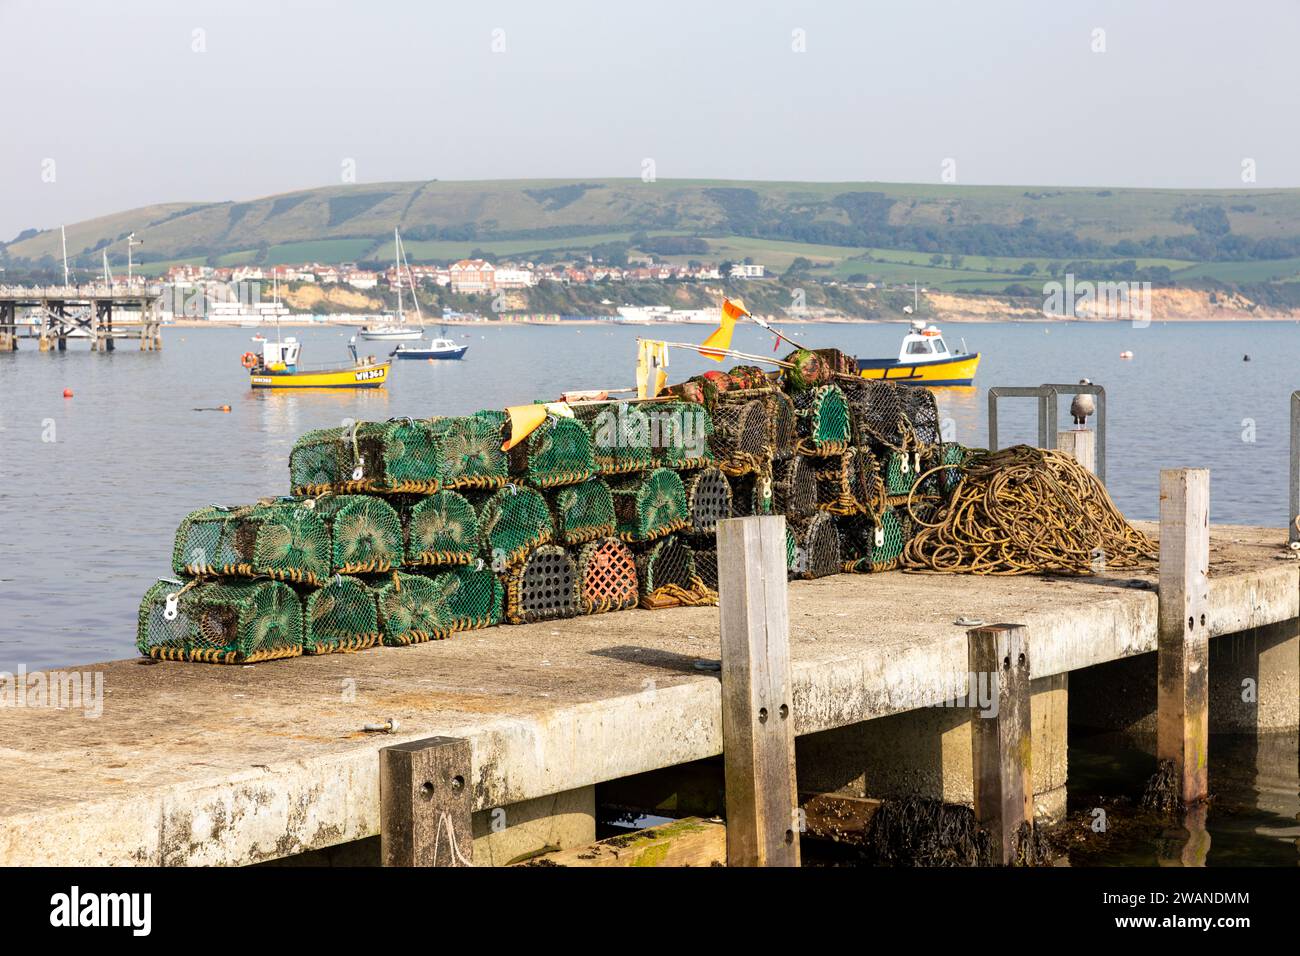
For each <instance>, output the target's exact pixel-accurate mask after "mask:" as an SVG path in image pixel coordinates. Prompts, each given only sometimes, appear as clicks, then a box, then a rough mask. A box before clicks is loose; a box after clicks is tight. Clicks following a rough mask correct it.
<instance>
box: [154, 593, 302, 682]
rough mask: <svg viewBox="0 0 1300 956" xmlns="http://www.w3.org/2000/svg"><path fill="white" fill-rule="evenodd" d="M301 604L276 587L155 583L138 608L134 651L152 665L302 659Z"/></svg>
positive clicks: (241, 662)
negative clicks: (135, 649) (157, 662)
mask: <svg viewBox="0 0 1300 956" xmlns="http://www.w3.org/2000/svg"><path fill="white" fill-rule="evenodd" d="M302 640H303V616H302V602H301V601H300V600H299V599H298V595H297V594H295V593H294V591H293V588H291V587H289V585H287V584H284V583H283V582H281V581H267V580H259V581H220V582H215V581H214V582H209V583H207V584H199V583H197V582H193V581H191V582H190V583H189V584H185V585H182V584H180V583H179V582H177V581H159V582H158V583H157V584H155V585H154V586H153V587H151V588H150V589H149V590H148V591H147V592H145V596H144V600H143V601H142V602H141V604H140V615H139V621H138V629H137V631H136V647H137V648H138V649H139V651H140V653H141V654H143V655H144V656H145V657H151V658H154V659H156V660H172V661H180V660H184V661H207V662H210V663H216V664H246V663H252V662H254V661H265V660H272V659H275V658H280V657H297V656H299V655H300V654H302Z"/></svg>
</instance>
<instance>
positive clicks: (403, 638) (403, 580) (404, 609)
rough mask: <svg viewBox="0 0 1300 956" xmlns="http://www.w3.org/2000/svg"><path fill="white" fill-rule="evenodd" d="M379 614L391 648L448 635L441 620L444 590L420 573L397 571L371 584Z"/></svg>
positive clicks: (385, 642) (381, 629) (381, 630)
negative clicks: (441, 598)
mask: <svg viewBox="0 0 1300 956" xmlns="http://www.w3.org/2000/svg"><path fill="white" fill-rule="evenodd" d="M370 589H371V592H372V593H373V594H374V596H375V604H376V607H377V609H378V613H379V633H380V634H381V635H382V640H383V643H384V644H385V645H387V646H389V647H405V646H406V645H408V644H423V643H425V642H427V641H436V640H441V639H442V638H444V637H446V636H447V633H446V632H445V631H444V630H443V628H442V623H441V621H440V619H439V610H440V603H441V602H440V601H439V595H440V593H441V592H440V591H439V589H438V588H436V587H434V584H433V582H432V581H431V580H430V579H429V578H426V577H423V576H422V575H419V574H406V573H404V572H402V571H393V572H392V573H391V574H387V575H384V576H382V577H376V578H375V579H374V580H373V581H372V582H371V584H370Z"/></svg>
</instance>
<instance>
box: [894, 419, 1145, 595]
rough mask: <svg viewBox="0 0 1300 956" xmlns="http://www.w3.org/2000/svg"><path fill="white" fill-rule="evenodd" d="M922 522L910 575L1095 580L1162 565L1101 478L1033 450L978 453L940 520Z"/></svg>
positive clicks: (907, 553)
mask: <svg viewBox="0 0 1300 956" xmlns="http://www.w3.org/2000/svg"><path fill="white" fill-rule="evenodd" d="M911 506H912V502H911V498H910V496H909V500H908V510H909V512H910V511H911ZM912 517H913V521H914V522H915V527H916V529H917V530H916V531H915V533H914V534H913V536H912V539H911V541H909V542H908V544H907V547H906V548H905V549H904V551H903V562H902V563H903V567H904V568H905V569H907V570H909V571H923V572H927V571H928V572H946V573H965V574H1001V575H1009V574H1042V573H1049V572H1052V573H1061V574H1094V573H1097V572H1100V571H1104V570H1105V569H1107V568H1132V567H1138V566H1142V565H1145V564H1148V563H1149V562H1150V561H1152V560H1153V559H1155V558H1156V557H1157V555H1158V550H1157V545H1156V543H1155V542H1154V541H1152V540H1151V539H1150V538H1149V537H1147V536H1146V535H1145V534H1143V533H1142V532H1140V531H1138V530H1137V529H1136V528H1134V527H1133V526H1132V525H1130V524H1129V523H1128V521H1127V520H1125V518H1124V515H1123V514H1122V513H1121V512H1120V510H1119V509H1118V508H1117V507H1116V506H1115V503H1114V502H1113V501H1112V500H1111V497H1110V495H1109V494H1108V493H1107V492H1106V487H1105V486H1104V485H1103V484H1102V483H1101V482H1100V481H1098V480H1097V478H1096V476H1095V475H1093V474H1091V473H1090V472H1089V471H1088V470H1087V469H1086V468H1084V467H1083V466H1082V465H1080V464H1079V463H1078V462H1077V461H1076V460H1075V459H1074V458H1072V457H1070V456H1069V455H1066V454H1063V453H1061V452H1057V451H1046V450H1043V449H1040V448H1031V447H1029V446H1028V445H1015V446H1012V447H1011V448H1006V449H1001V450H999V451H992V452H989V451H976V452H974V453H973V454H972V456H971V457H970V458H969V459H968V460H967V462H966V464H965V465H964V466H963V467H962V479H961V481H960V482H959V483H958V484H957V487H956V488H955V489H953V492H952V495H951V497H950V498H949V500H948V501H947V503H946V504H944V505H943V506H942V507H941V508H940V510H939V512H938V514H937V516H936V517H935V519H934V520H933V521H929V522H927V521H922V520H921V519H919V518H917V516H916V515H915V514H913V515H912Z"/></svg>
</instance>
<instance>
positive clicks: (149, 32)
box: [0, 0, 1300, 239]
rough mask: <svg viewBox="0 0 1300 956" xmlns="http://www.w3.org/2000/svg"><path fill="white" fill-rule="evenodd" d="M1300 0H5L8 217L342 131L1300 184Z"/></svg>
mask: <svg viewBox="0 0 1300 956" xmlns="http://www.w3.org/2000/svg"><path fill="white" fill-rule="evenodd" d="M1298 28H1300V4H1297V3H1295V2H1294V0H1272V2H1262V3H1241V2H1226V0H1213V2H1202V0H1195V2H1189V0H1179V2H1174V0H1170V2H1159V0H1127V2H1115V3H1101V2H1085V0H1079V2H1062V0H1035V2H1031V0H1024V2H1020V0H985V2H918V0H907V2H902V0H897V2H891V3H883V2H873V3H867V2H849V0H819V2H806V3H779V2H754V0H751V2H717V0H693V2H676V0H666V2H644V3H642V2H637V3H618V2H615V0H604V2H571V3H566V2H561V0H555V2H549V3H546V2H537V0H533V2H509V3H507V2H490V0H478V2H471V3H466V2H455V3H442V2H424V3H417V2H399V0H368V2H348V0H335V2H320V3H310V4H309V3H304V2H296V0H255V2H253V0H250V2H245V0H221V2H211V3H209V2H194V3H184V2H178V0H113V2H107V0H104V2H98V3H92V2H59V0H0V80H2V81H3V83H2V85H0V89H2V90H3V111H2V112H0V237H2V238H5V239H8V238H12V237H13V236H14V235H15V234H16V233H17V232H18V231H20V230H21V229H24V228H27V227H30V226H37V227H49V226H55V225H58V224H59V223H60V222H73V221H76V220H79V219H84V218H87V217H91V216H95V215H100V214H104V213H109V212H114V211H117V210H121V209H125V208H129V207H132V206H139V205H145V204H148V203H154V202H166V201H201V200H221V199H247V198H253V197H257V196H262V195H266V194H269V193H275V192H283V191H287V190H292V189H300V188H305V187H310V186H319V185H327V184H334V183H338V182H340V177H341V164H342V163H343V161H344V160H345V159H348V158H350V159H353V160H355V163H356V177H357V180H358V181H359V182H376V181H383V180H401V179H430V178H440V179H497V178H532V177H571V176H587V177H594V176H638V175H640V173H641V164H642V161H643V160H644V159H646V158H651V159H653V160H654V162H655V167H656V172H657V175H658V177H659V178H660V179H671V178H689V177H719V178H733V179H784V180H800V179H804V180H887V181H905V182H939V181H940V180H941V174H942V170H943V162H944V160H945V159H953V160H955V161H956V163H955V170H956V175H957V181H958V182H960V183H1012V184H1035V185H1099V186H1103V185H1104V186H1171V187H1172V186H1200V187H1226V188H1231V187H1234V186H1241V185H1242V181H1241V164H1242V160H1243V159H1246V158H1250V159H1253V160H1254V161H1255V164H1256V169H1257V177H1258V178H1257V182H1256V184H1255V185H1257V186H1260V187H1270V186H1273V187H1277V186H1297V185H1300V162H1298V160H1300V123H1297V121H1296V103H1297V94H1298V93H1300V55H1297V50H1296V46H1297V43H1298V42H1300V29H1298ZM1098 29H1100V30H1103V31H1104V36H1101V35H1099V34H1097V33H1096V32H1095V31H1096V30H1098ZM196 31H201V32H198V33H196ZM795 31H802V33H800V34H798V35H797V34H796V32H795ZM801 39H802V46H803V48H804V52H796V51H795V47H797V46H799V45H800V43H801ZM1099 39H1100V41H1101V42H1102V43H1104V52H1094V47H1095V46H1097V45H1098V42H1099ZM494 45H495V46H496V47H497V48H500V47H501V46H502V45H504V49H500V50H499V51H497V50H494ZM51 159H52V160H54V163H53V166H52V167H51V166H50V165H49V163H48V162H47V160H51ZM51 171H52V173H53V182H47V181H45V179H46V178H49V177H50V174H51ZM43 177H44V178H43Z"/></svg>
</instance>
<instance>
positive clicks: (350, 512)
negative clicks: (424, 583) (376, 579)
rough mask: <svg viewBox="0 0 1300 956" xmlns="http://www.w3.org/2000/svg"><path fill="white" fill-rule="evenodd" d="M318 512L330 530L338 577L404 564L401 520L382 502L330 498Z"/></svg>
mask: <svg viewBox="0 0 1300 956" xmlns="http://www.w3.org/2000/svg"><path fill="white" fill-rule="evenodd" d="M315 510H316V513H317V514H318V515H320V516H321V518H322V520H324V522H325V524H326V526H327V527H328V528H329V529H330V539H331V547H332V552H333V571H334V572H335V573H338V574H363V573H367V572H372V571H387V570H388V569H389V568H393V567H397V566H398V565H400V564H401V563H402V561H403V560H404V558H405V554H404V551H405V546H404V544H403V540H402V519H401V516H399V515H398V513H397V510H396V509H395V508H393V506H392V505H390V504H389V503H388V502H387V501H384V500H383V499H382V498H376V497H374V496H373V495H326V496H323V497H321V498H317V499H316V504H315Z"/></svg>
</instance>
